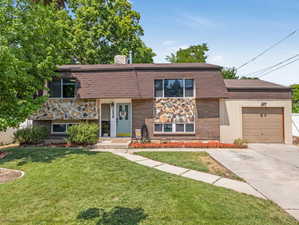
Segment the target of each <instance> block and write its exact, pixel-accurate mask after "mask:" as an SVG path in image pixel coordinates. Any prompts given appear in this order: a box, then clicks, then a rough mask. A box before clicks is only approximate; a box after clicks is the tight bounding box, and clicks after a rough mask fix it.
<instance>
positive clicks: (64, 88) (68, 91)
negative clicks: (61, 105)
mask: <svg viewBox="0 0 299 225" xmlns="http://www.w3.org/2000/svg"><path fill="white" fill-rule="evenodd" d="M48 88H49V94H50V98H74V97H75V89H76V80H75V79H70V78H63V79H55V80H53V81H51V82H49V83H48Z"/></svg>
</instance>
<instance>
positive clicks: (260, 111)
mask: <svg viewBox="0 0 299 225" xmlns="http://www.w3.org/2000/svg"><path fill="white" fill-rule="evenodd" d="M242 114H243V138H244V139H246V140H248V142H261V143H283V141H284V138H283V134H284V131H283V109H282V108H265V107H256V108H249V107H246V108H243V109H242Z"/></svg>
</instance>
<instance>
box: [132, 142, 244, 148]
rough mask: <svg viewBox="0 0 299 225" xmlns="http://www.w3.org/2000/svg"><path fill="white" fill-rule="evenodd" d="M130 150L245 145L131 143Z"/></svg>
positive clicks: (218, 143) (217, 143)
mask: <svg viewBox="0 0 299 225" xmlns="http://www.w3.org/2000/svg"><path fill="white" fill-rule="evenodd" d="M129 147H130V148H247V145H236V144H225V143H221V142H207V143H205V142H195V143H188V142H187V143H184V142H169V143H138V142H132V143H131V144H130V145H129Z"/></svg>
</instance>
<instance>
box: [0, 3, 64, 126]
mask: <svg viewBox="0 0 299 225" xmlns="http://www.w3.org/2000/svg"><path fill="white" fill-rule="evenodd" d="M67 18H68V15H67V13H66V12H65V11H59V10H58V11H57V10H56V9H55V7H54V6H53V5H49V6H47V7H45V6H43V5H40V4H35V5H33V4H29V3H27V2H26V1H18V3H17V4H16V5H14V1H12V0H4V1H1V3H0V24H1V25H0V33H1V36H0V76H1V77H0V78H1V79H0V91H1V96H0V102H1V104H0V130H5V129H6V128H7V127H16V126H17V125H18V124H19V123H21V122H23V121H24V120H25V119H26V118H27V117H28V116H29V115H30V114H31V113H32V112H34V111H35V110H37V109H38V108H39V106H40V105H41V104H42V103H43V102H44V101H45V100H46V98H45V97H42V96H38V95H37V93H38V91H39V90H43V89H44V82H45V80H50V79H51V77H52V76H53V74H54V70H55V68H56V65H57V64H63V63H67V62H68V60H67V58H68V56H67V52H66V49H67V48H68V43H69V42H68V36H69V35H68V32H67V31H66V29H65V27H66V26H67V22H66V21H67Z"/></svg>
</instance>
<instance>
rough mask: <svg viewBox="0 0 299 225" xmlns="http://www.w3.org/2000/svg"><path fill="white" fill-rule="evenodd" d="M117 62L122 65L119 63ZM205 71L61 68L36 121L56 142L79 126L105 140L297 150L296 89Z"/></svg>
mask: <svg viewBox="0 0 299 225" xmlns="http://www.w3.org/2000/svg"><path fill="white" fill-rule="evenodd" d="M118 60H119V58H118ZM220 71H221V67H220V66H216V65H210V64H203V63H182V64H113V65H64V66H60V67H59V69H58V72H60V73H61V74H62V78H61V79H57V80H54V81H53V82H50V83H49V84H48V87H49V89H50V93H49V95H50V98H49V100H48V102H47V103H46V104H45V105H44V107H43V108H42V109H41V110H40V111H39V112H38V113H37V114H36V115H34V116H32V119H33V120H34V125H45V126H47V127H48V128H49V132H51V134H52V135H65V132H66V131H67V129H68V128H69V127H70V126H72V125H73V124H77V123H79V122H80V121H93V122H96V123H98V124H100V126H101V129H100V134H99V136H100V137H107V136H109V137H132V138H134V137H135V131H136V129H141V128H142V126H143V125H146V127H147V129H148V133H149V137H150V138H151V139H152V140H155V139H157V140H162V139H163V140H164V139H168V140H220V141H222V142H233V141H234V140H235V139H237V138H244V139H247V140H248V141H249V142H273V143H292V122H291V108H292V107H291V89H290V88H288V87H284V86H281V85H277V84H273V83H269V82H266V81H261V80H223V78H222V76H221V73H220Z"/></svg>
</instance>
